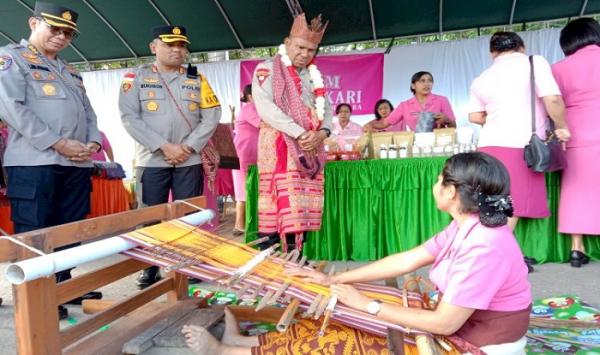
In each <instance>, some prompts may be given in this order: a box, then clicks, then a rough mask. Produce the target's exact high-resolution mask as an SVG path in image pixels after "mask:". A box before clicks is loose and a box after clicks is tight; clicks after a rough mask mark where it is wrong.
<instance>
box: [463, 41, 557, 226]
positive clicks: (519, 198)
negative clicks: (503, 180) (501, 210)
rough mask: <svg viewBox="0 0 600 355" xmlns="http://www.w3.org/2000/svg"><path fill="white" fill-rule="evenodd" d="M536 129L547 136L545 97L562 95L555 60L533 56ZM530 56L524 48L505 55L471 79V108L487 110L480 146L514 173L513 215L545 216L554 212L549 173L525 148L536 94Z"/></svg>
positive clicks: (474, 110)
mask: <svg viewBox="0 0 600 355" xmlns="http://www.w3.org/2000/svg"><path fill="white" fill-rule="evenodd" d="M533 62H534V68H535V84H536V87H535V91H536V95H537V97H538V99H537V100H536V116H537V117H536V126H537V128H536V132H537V133H538V134H540V133H541V135H544V134H545V133H544V132H545V129H546V115H547V114H546V110H545V108H544V105H543V102H542V100H541V98H542V97H544V96H551V95H560V91H559V89H558V85H556V81H555V80H554V77H553V76H552V70H551V69H550V64H548V62H547V61H546V59H544V58H543V57H540V56H534V59H533ZM529 68H530V67H529V58H528V56H527V55H525V54H523V53H507V54H501V55H500V56H498V57H496V59H494V62H493V64H492V65H491V66H490V67H489V68H488V69H486V70H485V71H484V72H483V73H481V75H480V76H479V77H477V78H476V79H475V80H474V81H473V83H472V84H471V96H470V103H469V112H486V113H487V117H486V122H485V124H484V125H483V127H482V128H481V131H480V133H479V143H478V146H479V150H480V151H482V152H485V153H488V154H490V155H492V156H494V157H496V158H497V159H499V160H500V161H501V162H502V163H503V164H504V166H506V169H507V170H508V173H509V175H510V194H511V196H512V198H513V207H514V215H515V216H517V217H528V218H544V217H548V216H549V215H550V210H549V209H548V199H547V196H546V181H545V177H544V174H542V173H534V172H533V171H531V170H530V169H529V168H527V164H526V163H525V159H524V158H523V149H524V147H525V146H526V145H527V144H528V143H529V139H530V138H531V98H530V97H531V94H530V88H531V85H530V78H529V74H530V69H529Z"/></svg>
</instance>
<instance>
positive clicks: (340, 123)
mask: <svg viewBox="0 0 600 355" xmlns="http://www.w3.org/2000/svg"><path fill="white" fill-rule="evenodd" d="M335 113H336V115H337V118H338V119H337V121H334V122H333V126H332V127H331V128H332V132H331V133H332V134H333V137H332V138H333V139H334V140H335V142H336V144H337V146H338V147H339V149H340V150H350V149H346V148H345V146H346V144H350V145H351V144H353V143H354V142H355V141H356V140H357V139H358V138H360V136H361V135H362V126H361V125H359V124H358V123H356V122H352V120H350V116H351V115H352V107H351V106H350V105H349V104H346V103H342V104H339V105H337V107H336V108H335Z"/></svg>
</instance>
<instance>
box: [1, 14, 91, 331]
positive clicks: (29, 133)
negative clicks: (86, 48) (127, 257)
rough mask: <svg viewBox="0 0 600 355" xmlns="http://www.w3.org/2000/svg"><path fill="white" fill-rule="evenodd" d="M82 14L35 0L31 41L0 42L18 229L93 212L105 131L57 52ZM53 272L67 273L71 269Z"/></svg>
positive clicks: (8, 159)
mask: <svg viewBox="0 0 600 355" xmlns="http://www.w3.org/2000/svg"><path fill="white" fill-rule="evenodd" d="M77 17H78V14H77V13H76V12H75V11H73V10H71V9H68V8H65V7H61V6H56V5H53V4H49V3H43V2H38V3H36V5H35V10H34V13H33V16H32V17H31V18H29V27H30V29H31V35H30V36H29V39H28V40H21V42H20V43H19V44H9V45H7V46H5V47H2V48H0V116H1V117H2V118H3V120H4V121H5V122H6V123H7V124H8V127H9V135H8V145H7V148H6V153H5V155H4V165H5V167H6V170H7V175H8V188H7V195H8V198H9V199H10V203H11V218H12V221H13V223H14V226H15V231H16V233H22V232H26V231H30V230H34V229H38V228H43V227H49V226H54V225H58V224H62V223H68V222H73V221H77V220H80V219H83V218H85V216H86V215H87V214H88V213H89V210H90V192H91V167H92V162H91V161H90V154H91V153H93V152H95V151H98V150H99V149H100V143H98V142H101V139H100V134H99V132H98V128H97V126H96V115H95V114H94V110H93V109H92V106H91V105H90V102H89V99H88V97H87V95H86V93H85V89H84V86H83V82H82V79H81V76H80V75H79V73H78V72H77V70H76V69H75V68H74V67H73V66H71V65H69V64H68V63H67V62H65V61H64V60H63V59H61V58H59V57H58V53H59V52H60V51H62V50H63V49H65V48H66V47H67V46H68V45H69V43H71V41H72V40H73V38H75V36H76V35H77V33H78V30H77ZM67 247H69V246H67ZM55 250H58V249H55ZM56 277H57V281H59V282H60V281H64V280H66V279H69V278H71V275H70V271H69V270H67V271H63V272H59V273H57V274H56ZM98 297H101V295H100V294H99V293H93V294H88V295H86V296H85V298H98ZM79 301H81V298H79ZM59 315H60V318H61V319H63V318H66V317H67V310H66V308H64V307H62V306H59Z"/></svg>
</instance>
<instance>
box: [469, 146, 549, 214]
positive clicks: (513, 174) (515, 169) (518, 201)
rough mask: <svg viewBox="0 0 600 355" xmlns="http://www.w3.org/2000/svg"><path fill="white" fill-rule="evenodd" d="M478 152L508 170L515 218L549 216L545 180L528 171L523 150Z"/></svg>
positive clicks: (502, 148)
mask: <svg viewBox="0 0 600 355" xmlns="http://www.w3.org/2000/svg"><path fill="white" fill-rule="evenodd" d="M479 151H480V152H484V153H487V154H489V155H491V156H493V157H495V158H496V159H498V160H500V161H501V162H502V163H503V164H504V166H505V167H506V169H507V170H508V174H509V175H510V195H511V196H512V199H513V208H514V215H515V217H526V218H544V217H548V216H549V215H550V210H549V209H548V197H547V195H546V178H545V176H544V174H542V173H535V172H533V171H531V170H529V168H528V167H527V164H526V163H525V159H524V158H523V148H507V147H481V148H479Z"/></svg>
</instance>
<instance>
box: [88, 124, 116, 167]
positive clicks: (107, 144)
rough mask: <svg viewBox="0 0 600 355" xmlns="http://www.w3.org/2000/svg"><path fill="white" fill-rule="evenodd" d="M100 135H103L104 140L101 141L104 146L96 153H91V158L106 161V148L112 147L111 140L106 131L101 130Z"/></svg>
mask: <svg viewBox="0 0 600 355" xmlns="http://www.w3.org/2000/svg"><path fill="white" fill-rule="evenodd" d="M100 137H102V142H100V144H102V147H101V148H100V150H99V151H97V152H96V153H94V154H92V155H91V157H90V158H91V159H92V160H95V161H106V160H107V159H106V152H105V150H106V148H111V146H110V142H109V141H108V138H107V137H106V134H104V132H102V131H100Z"/></svg>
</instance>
